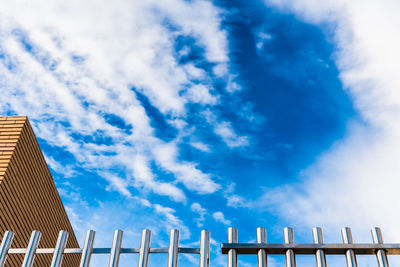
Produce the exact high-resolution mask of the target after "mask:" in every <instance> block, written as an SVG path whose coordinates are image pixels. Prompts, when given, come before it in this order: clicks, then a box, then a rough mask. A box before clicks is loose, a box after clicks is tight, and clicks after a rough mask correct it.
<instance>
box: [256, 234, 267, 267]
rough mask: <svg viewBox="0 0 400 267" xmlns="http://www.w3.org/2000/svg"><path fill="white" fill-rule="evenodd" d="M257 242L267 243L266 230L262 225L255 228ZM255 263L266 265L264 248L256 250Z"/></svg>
mask: <svg viewBox="0 0 400 267" xmlns="http://www.w3.org/2000/svg"><path fill="white" fill-rule="evenodd" d="M257 243H259V244H266V243H267V232H266V231H265V228H264V227H258V228H257ZM257 263H258V264H257V265H258V267H267V266H268V263H267V252H266V251H265V249H260V250H258V252H257Z"/></svg>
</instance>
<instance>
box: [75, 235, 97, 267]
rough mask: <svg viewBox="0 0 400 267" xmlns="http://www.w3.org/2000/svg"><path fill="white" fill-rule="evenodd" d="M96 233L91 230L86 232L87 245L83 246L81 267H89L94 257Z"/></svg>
mask: <svg viewBox="0 0 400 267" xmlns="http://www.w3.org/2000/svg"><path fill="white" fill-rule="evenodd" d="M95 235H96V232H95V231H93V230H89V231H87V232H86V237H85V243H84V244H83V249H82V256H81V262H80V264H79V267H88V266H89V263H90V258H91V257H92V251H93V243H94V237H95Z"/></svg>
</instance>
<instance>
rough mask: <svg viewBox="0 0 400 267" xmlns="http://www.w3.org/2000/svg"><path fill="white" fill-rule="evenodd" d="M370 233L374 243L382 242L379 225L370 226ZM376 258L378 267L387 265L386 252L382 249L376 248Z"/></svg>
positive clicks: (387, 266) (386, 266)
mask: <svg viewBox="0 0 400 267" xmlns="http://www.w3.org/2000/svg"><path fill="white" fill-rule="evenodd" d="M371 234H372V240H373V241H374V244H383V237H382V231H381V229H380V228H379V227H374V228H372V229H371ZM376 259H377V260H378V265H379V267H389V262H388V258H387V256H386V252H385V251H384V250H383V249H378V250H377V251H376Z"/></svg>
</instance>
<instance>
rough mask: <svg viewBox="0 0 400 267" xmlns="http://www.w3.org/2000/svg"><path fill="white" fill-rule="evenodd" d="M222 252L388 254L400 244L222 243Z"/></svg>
mask: <svg viewBox="0 0 400 267" xmlns="http://www.w3.org/2000/svg"><path fill="white" fill-rule="evenodd" d="M221 248H222V254H228V252H229V250H231V249H235V250H236V252H237V253H238V254H254V255H256V254H257V253H258V251H259V250H260V249H263V250H265V251H266V253H267V254H273V255H277V254H285V253H286V251H287V250H288V249H292V250H293V251H294V252H295V253H296V254H302V255H314V254H315V253H316V252H317V250H319V249H322V250H323V251H324V252H325V254H328V255H343V254H345V252H346V251H347V250H349V249H352V250H354V252H355V253H356V254H359V255H375V254H376V253H377V251H378V250H381V249H382V250H384V251H386V253H387V254H388V255H400V244H341V243H338V244H310V243H305V244H302V243H296V244H281V243H269V244H260V243H236V244H232V243H222V244H221Z"/></svg>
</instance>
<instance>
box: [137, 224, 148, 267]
mask: <svg viewBox="0 0 400 267" xmlns="http://www.w3.org/2000/svg"><path fill="white" fill-rule="evenodd" d="M150 238H151V231H150V230H147V229H144V230H143V231H142V240H141V241H140V250H139V263H138V267H147V265H148V263H149V251H150Z"/></svg>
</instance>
